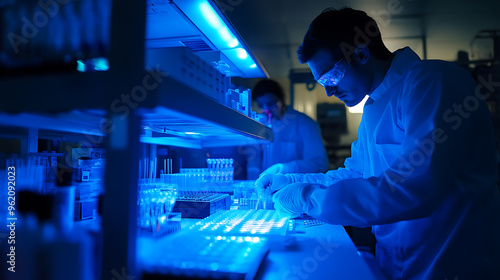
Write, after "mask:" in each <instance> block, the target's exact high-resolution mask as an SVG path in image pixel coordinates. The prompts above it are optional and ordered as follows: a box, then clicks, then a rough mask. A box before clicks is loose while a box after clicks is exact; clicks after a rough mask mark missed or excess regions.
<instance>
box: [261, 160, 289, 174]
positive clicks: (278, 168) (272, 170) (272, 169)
mask: <svg viewBox="0 0 500 280" xmlns="http://www.w3.org/2000/svg"><path fill="white" fill-rule="evenodd" d="M284 167H285V166H284V165H283V164H281V163H276V164H273V165H271V166H269V167H268V168H267V169H266V170H264V172H262V173H260V176H259V177H262V176H263V175H266V174H278V173H283V170H284Z"/></svg>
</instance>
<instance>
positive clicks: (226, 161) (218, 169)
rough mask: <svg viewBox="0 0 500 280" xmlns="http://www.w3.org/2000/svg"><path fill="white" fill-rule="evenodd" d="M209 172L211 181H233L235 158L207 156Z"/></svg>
mask: <svg viewBox="0 0 500 280" xmlns="http://www.w3.org/2000/svg"><path fill="white" fill-rule="evenodd" d="M207 167H208V173H209V176H210V181H211V182H232V181H233V176H234V160H233V159H232V158H207Z"/></svg>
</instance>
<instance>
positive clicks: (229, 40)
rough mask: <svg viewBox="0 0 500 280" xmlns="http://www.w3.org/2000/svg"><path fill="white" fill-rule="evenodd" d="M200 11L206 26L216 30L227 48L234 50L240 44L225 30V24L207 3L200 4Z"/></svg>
mask: <svg viewBox="0 0 500 280" xmlns="http://www.w3.org/2000/svg"><path fill="white" fill-rule="evenodd" d="M200 10H201V13H202V15H203V18H205V19H206V20H207V22H208V24H209V25H210V26H211V27H212V28H213V29H215V30H217V33H218V34H219V36H220V38H221V39H222V40H223V41H224V42H225V44H226V45H227V46H228V47H229V48H235V47H237V46H238V45H239V44H240V43H239V42H238V39H236V37H235V36H234V35H233V34H232V33H231V31H230V30H229V28H227V26H226V24H225V23H224V22H223V21H222V19H221V18H220V17H219V15H217V13H216V12H215V10H214V9H213V8H212V6H210V4H209V3H208V2H202V3H201V4H200Z"/></svg>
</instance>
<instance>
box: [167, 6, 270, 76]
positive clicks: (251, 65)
mask: <svg viewBox="0 0 500 280" xmlns="http://www.w3.org/2000/svg"><path fill="white" fill-rule="evenodd" d="M172 2H173V3H174V4H175V5H176V6H177V7H178V8H179V9H180V10H181V11H182V12H183V13H184V14H185V15H186V16H187V17H188V18H189V20H190V21H191V22H192V23H193V24H194V25H195V26H196V28H197V29H198V30H200V31H201V33H203V35H204V36H205V37H206V38H207V39H208V40H209V41H210V42H211V43H212V44H213V47H215V48H216V49H217V50H218V51H221V52H222V53H224V54H225V55H226V57H227V58H228V59H229V60H230V62H231V63H232V64H233V65H234V66H235V67H236V68H237V69H238V70H239V71H234V72H239V73H241V76H242V77H243V78H262V77H267V73H266V72H265V70H264V69H263V68H262V67H260V66H259V64H258V61H257V60H256V59H255V58H253V56H252V55H251V53H250V52H249V51H248V47H247V46H246V45H245V44H244V43H243V40H242V39H241V38H240V37H239V35H238V33H237V32H236V30H234V28H233V27H232V25H231V24H230V23H229V21H227V19H226V18H225V17H224V14H223V12H222V11H221V10H220V7H219V6H218V5H217V4H215V3H214V1H213V0H173V1H172ZM232 51H234V54H233V53H232ZM226 52H230V53H231V55H227V53H226Z"/></svg>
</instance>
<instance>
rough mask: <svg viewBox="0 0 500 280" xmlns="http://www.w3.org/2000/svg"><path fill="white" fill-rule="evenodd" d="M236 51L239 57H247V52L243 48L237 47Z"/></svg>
mask: <svg viewBox="0 0 500 280" xmlns="http://www.w3.org/2000/svg"><path fill="white" fill-rule="evenodd" d="M236 51H237V53H238V58H239V59H246V58H247V57H248V53H247V51H246V50H245V49H242V48H237V49H236Z"/></svg>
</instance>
